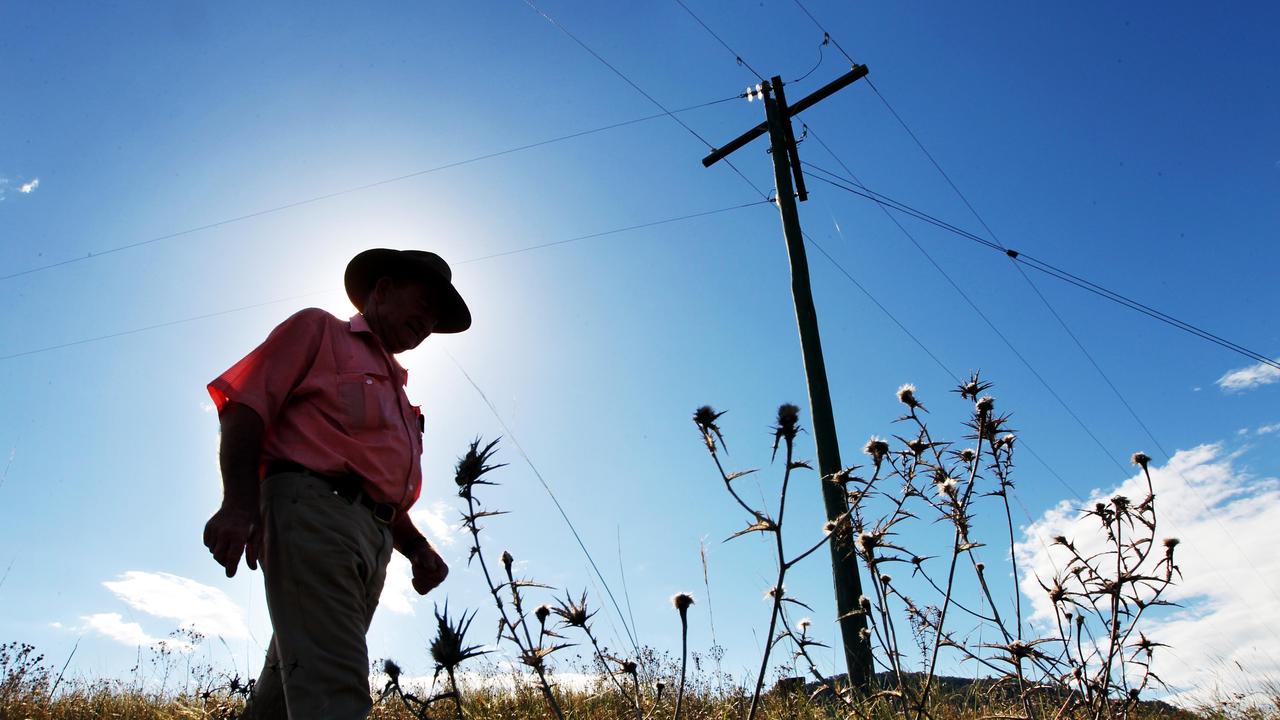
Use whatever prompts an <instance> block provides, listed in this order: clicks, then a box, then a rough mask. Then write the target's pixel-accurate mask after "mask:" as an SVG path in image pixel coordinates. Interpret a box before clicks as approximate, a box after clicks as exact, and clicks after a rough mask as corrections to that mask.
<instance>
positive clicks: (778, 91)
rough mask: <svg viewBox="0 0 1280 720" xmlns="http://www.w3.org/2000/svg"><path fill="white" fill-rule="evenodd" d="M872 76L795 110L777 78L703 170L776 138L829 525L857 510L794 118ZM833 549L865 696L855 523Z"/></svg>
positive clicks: (856, 674) (850, 648) (848, 645)
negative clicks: (806, 231) (809, 243)
mask: <svg viewBox="0 0 1280 720" xmlns="http://www.w3.org/2000/svg"><path fill="white" fill-rule="evenodd" d="M866 74H867V66H866V65H855V66H854V67H853V69H851V70H850V71H849V72H847V73H845V74H844V75H842V76H841V77H839V78H837V79H835V80H834V81H832V82H830V83H828V84H827V85H826V86H824V87H822V88H820V89H819V90H817V91H816V92H814V93H813V94H811V95H809V96H808V97H806V98H804V99H803V100H801V101H800V102H798V103H796V104H795V105H792V106H788V105H787V98H786V95H785V93H784V92H783V87H782V86H783V83H782V78H780V77H778V76H774V78H773V79H772V80H770V81H769V82H767V83H761V84H760V85H758V86H756V88H754V91H748V94H749V96H750V95H751V94H758V95H759V97H760V99H761V100H763V101H764V108H765V117H766V120H765V122H763V123H761V124H760V125H757V126H756V127H754V128H752V129H751V130H749V131H747V132H746V133H744V134H742V135H740V136H739V137H737V138H736V139H734V140H733V141H732V142H730V143H729V144H728V145H725V146H724V147H723V148H719V149H717V150H714V151H713V152H712V153H711V154H710V155H707V156H706V157H705V158H703V159H702V164H703V165H704V166H707V167H710V166H711V165H712V164H713V163H715V162H716V161H717V160H720V159H721V158H723V157H725V156H727V155H728V154H729V153H732V152H733V151H734V150H737V149H738V148H740V147H742V146H744V145H746V144H747V143H749V142H751V141H752V140H754V139H755V138H757V137H760V136H761V135H763V134H764V133H765V132H768V133H769V140H770V146H771V150H772V155H773V179H774V184H775V187H776V188H777V202H778V210H779V212H780V213H781V215H782V234H783V236H784V237H785V238H786V241H787V256H788V257H789V258H790V260H791V294H792V296H793V298H794V300H795V306H796V324H797V325H799V328H800V349H801V352H802V354H803V356H804V370H805V375H806V376H807V378H808V381H809V407H810V408H811V410H812V413H813V434H814V439H815V440H816V442H817V446H818V473H819V475H821V477H822V500H823V504H824V505H825V506H826V511H827V519H828V520H832V521H835V520H840V519H842V518H844V517H845V515H846V514H847V513H848V511H849V502H848V499H847V497H846V496H845V491H844V489H843V488H842V487H840V486H839V485H838V484H836V483H835V482H832V478H834V477H835V475H836V473H838V472H839V471H840V470H841V469H842V466H841V464H840V445H839V442H838V441H837V439H836V421H835V416H834V415H833V413H832V411H831V392H830V390H829V389H828V387H827V370H826V365H825V364H824V363H823V359H822V340H821V338H820V337H819V335H818V316H817V311H816V310H815V309H814V306H813V292H812V290H811V289H810V285H809V261H808V258H807V256H806V254H805V249H804V236H803V235H802V234H801V230H800V215H799V212H798V211H797V209H796V197H797V196H798V197H799V198H800V200H804V199H806V198H807V197H808V194H807V193H806V192H805V187H804V175H803V174H802V173H801V172H800V155H799V152H798V150H797V149H796V140H795V135H794V133H793V131H792V129H791V116H792V115H795V114H797V113H799V112H800V111H802V110H804V109H806V108H809V107H812V106H813V105H815V104H816V103H818V102H819V101H820V100H822V99H824V98H826V97H828V96H830V95H831V94H833V93H835V92H836V91H837V90H840V89H841V88H843V87H845V86H847V85H849V84H851V83H853V82H854V81H856V80H858V79H859V78H862V77H865V76H866ZM793 178H794V181H795V182H794V185H793V183H792V179H793ZM828 545H829V547H830V549H831V574H832V580H833V581H834V583H835V592H836V610H837V613H838V617H839V618H840V621H839V622H840V635H841V638H842V640H843V641H844V659H845V665H846V667H847V669H848V671H849V681H850V682H851V683H852V684H853V685H854V686H855V687H859V688H865V687H867V685H868V684H869V683H870V681H871V677H872V668H871V638H870V636H869V635H868V633H867V618H866V616H865V615H863V614H861V613H859V612H857V611H858V609H859V607H858V601H859V598H860V597H861V596H862V581H861V579H860V578H859V577H858V566H857V559H856V556H855V555H854V553H853V532H852V528H851V526H850V524H849V523H848V522H842V523H840V524H839V526H838V530H837V532H836V533H834V534H833V535H832V538H831V541H830V542H829V543H828Z"/></svg>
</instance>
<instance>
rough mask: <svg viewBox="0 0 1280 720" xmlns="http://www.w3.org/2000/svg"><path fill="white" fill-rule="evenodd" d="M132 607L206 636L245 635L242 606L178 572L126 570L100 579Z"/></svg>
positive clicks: (246, 632) (232, 636)
mask: <svg viewBox="0 0 1280 720" xmlns="http://www.w3.org/2000/svg"><path fill="white" fill-rule="evenodd" d="M102 584H103V585H104V586H106V588H107V589H108V590H110V591H111V592H113V593H115V595H116V597H118V598H120V599H121V600H123V601H124V602H126V603H128V605H129V606H130V607H132V608H134V609H135V610H140V611H142V612H144V613H147V614H148V615H153V616H155V617H158V618H165V619H168V620H176V621H177V622H178V626H179V627H180V628H184V629H190V630H195V631H196V632H198V633H201V634H203V635H206V636H208V637H219V636H220V637H222V638H227V639H229V638H247V637H249V626H248V625H247V624H246V623H245V614H244V610H242V609H241V608H240V606H238V605H236V604H235V603H234V602H233V601H232V600H231V598H229V597H227V595H226V593H224V592H222V591H221V590H219V589H217V588H214V587H209V586H208V585H203V584H201V583H198V582H196V581H195V580H191V579H190V578H184V577H181V576H178V575H171V574H169V573H165V572H154V573H153V572H142V571H140V570H130V571H129V572H126V573H125V574H124V575H121V576H120V579H118V580H114V581H107V582H104V583H102Z"/></svg>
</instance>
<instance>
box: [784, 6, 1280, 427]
mask: <svg viewBox="0 0 1280 720" xmlns="http://www.w3.org/2000/svg"><path fill="white" fill-rule="evenodd" d="M792 1H794V3H795V4H796V6H797V8H800V10H801V12H803V13H804V14H805V15H806V17H808V18H809V19H810V20H812V22H813V24H814V26H815V27H817V28H818V29H820V31H822V32H823V35H824V36H827V37H831V33H829V32H828V31H827V28H826V26H823V24H822V23H820V22H819V20H818V18H815V17H814V14H813V13H810V12H809V9H808V8H806V6H805V5H804V3H803V1H801V0H792ZM832 44H833V45H835V46H836V49H837V50H840V53H841V54H842V55H844V56H845V58H846V59H847V60H849V61H850V63H852V64H858V61H856V60H854V58H852V55H850V54H849V53H846V51H845V49H844V47H841V45H840V42H837V41H836V38H835V37H832ZM864 79H865V81H867V85H868V86H869V87H870V88H872V91H873V92H874V94H876V96H877V97H878V99H879V100H881V102H882V104H883V105H884V108H886V109H887V110H888V111H890V114H892V115H893V119H896V120H897V123H899V126H901V127H902V129H904V131H906V135H908V136H910V137H911V140H913V141H914V142H915V146H916V147H919V149H920V152H923V154H924V156H925V158H928V160H929V164H932V165H933V168H934V169H937V172H938V174H941V176H942V179H945V181H946V183H947V184H948V186H950V187H951V190H952V191H955V193H956V196H957V197H960V201H961V202H964V205H965V208H968V209H969V211H970V213H972V214H973V217H974V218H977V219H978V222H979V223H980V224H982V227H983V228H984V229H986V231H987V234H989V236H991V238H992V241H995V242H992V241H987V240H986V238H982V237H979V236H975V234H973V233H968V232H965V231H961V229H960V228H956V227H955V225H950V224H942V225H940V227H945V228H946V229H950V231H952V232H956V233H959V234H963V236H964V237H968V238H970V240H974V241H977V242H980V243H983V245H987V246H989V247H992V249H996V250H1000V251H1002V252H1005V254H1006V255H1007V256H1009V258H1010V259H1011V260H1014V261H1015V265H1016V263H1019V261H1020V263H1023V264H1025V265H1027V266H1030V268H1033V269H1037V270H1041V272H1042V273H1046V274H1050V275H1053V277H1056V278H1059V279H1061V281H1064V282H1069V283H1071V284H1075V286H1076V287H1080V288H1082V290H1085V291H1089V292H1093V293H1096V295H1100V296H1102V297H1106V299H1108V300H1112V301H1114V302H1119V304H1121V305H1125V306H1128V307H1130V309H1133V310H1138V311H1139V313H1143V314H1144V315H1148V316H1151V318H1153V319H1157V320H1160V322H1162V323H1167V324H1170V325H1172V327H1175V328H1179V329H1183V331H1185V332H1188V333H1192V334H1196V336H1198V337H1201V338H1203V340H1207V341H1210V342H1213V343H1215V345H1219V346H1221V347H1225V348H1228V350H1233V351H1235V352H1239V354H1242V355H1244V356H1245V357H1249V359H1251V360H1254V361H1257V363H1262V364H1263V365H1267V366H1270V368H1272V369H1277V370H1280V360H1277V359H1272V357H1270V356H1267V355H1262V354H1260V352H1254V351H1252V350H1249V348H1247V347H1243V346H1240V345H1236V343H1234V342H1231V341H1228V340H1225V338H1221V337H1219V336H1216V334H1213V333H1211V332H1208V331H1206V329H1203V328H1199V327H1196V325H1193V324H1192V323H1187V322H1184V320H1179V319H1178V318H1174V316H1171V315H1167V314H1165V313H1161V311H1160V310H1156V309H1153V307H1149V306H1147V305H1144V304H1142V302H1138V301H1137V300H1132V299H1129V297H1125V296H1124V295H1120V293H1119V292H1115V291H1111V290H1107V288H1105V287H1102V286H1100V284H1096V283H1093V282H1089V281H1087V279H1084V278H1080V277H1078V275H1074V274H1071V273H1068V272H1066V270H1062V269H1060V268H1055V266H1053V265H1051V264H1048V263H1044V261H1042V260H1038V259H1036V258H1032V256H1030V255H1027V254H1025V252H1020V251H1015V250H1010V249H1007V247H1005V246H1004V243H1001V242H1000V238H998V237H996V233H995V232H993V231H992V229H991V227H989V225H988V224H987V222H986V220H984V219H983V218H982V215H980V214H979V213H978V210H977V208H974V206H973V202H970V201H969V197H968V196H965V193H964V192H961V191H960V187H959V186H957V184H956V183H955V181H952V179H951V176H950V174H948V173H947V172H946V170H945V169H943V168H942V165H941V164H940V163H938V160H937V159H936V158H934V156H933V154H932V152H929V150H928V147H925V146H924V142H922V141H920V138H919V136H916V135H915V132H914V131H913V129H911V128H910V126H908V124H906V120H905V119H904V118H902V115H900V114H899V111H897V110H896V109H893V106H892V105H891V104H890V101H888V99H887V97H884V95H883V94H882V92H881V91H879V88H878V87H876V83H874V81H872V78H870V77H869V76H868V77H867V78H864ZM877 195H878V193H877ZM881 197H883V196H881ZM904 211H908V210H904ZM910 213H914V210H911V211H910ZM920 219H924V220H925V222H933V220H936V219H929V218H928V215H924V217H920ZM1019 272H1020V273H1021V268H1019ZM1023 275H1024V277H1025V273H1023ZM1027 279H1028V282H1030V278H1027ZM1037 293H1038V291H1037ZM1041 299H1042V300H1044V299H1043V296H1042V297H1041ZM1046 305H1047V301H1046ZM1055 314H1056V313H1055ZM1064 327H1065V324H1064ZM1082 350H1083V346H1082ZM1097 369H1098V370H1100V372H1101V368H1097ZM1108 384H1110V380H1108ZM1125 405H1128V402H1125ZM1139 424H1140V421H1139Z"/></svg>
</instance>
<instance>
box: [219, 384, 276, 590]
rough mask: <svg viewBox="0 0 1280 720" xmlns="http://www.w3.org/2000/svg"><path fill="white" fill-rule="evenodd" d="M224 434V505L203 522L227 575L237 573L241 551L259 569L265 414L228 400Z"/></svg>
mask: <svg viewBox="0 0 1280 720" xmlns="http://www.w3.org/2000/svg"><path fill="white" fill-rule="evenodd" d="M219 417H220V420H221V422H222V438H221V443H220V448H219V452H218V461H219V465H220V466H221V468H222V507H220V508H218V511H217V512H216V513H214V515H213V517H212V518H210V519H209V522H208V523H206V524H205V526H204V544H205V547H207V548H209V551H210V552H211V553H213V557H214V559H215V560H217V561H218V564H219V565H221V566H222V567H224V568H226V571H227V577H232V576H234V575H235V574H236V568H237V567H239V565H240V555H241V554H242V553H243V554H244V555H245V562H246V564H247V565H248V566H249V569H250V570H257V569H258V552H257V551H258V548H257V544H258V542H257V540H258V538H259V537H260V536H261V529H260V527H259V524H260V523H259V520H258V492H259V489H260V488H259V481H258V466H259V464H260V462H261V460H262V440H263V437H264V436H265V434H266V429H265V427H264V425H263V422H262V418H260V417H258V413H257V412H256V411H254V410H253V408H251V407H249V406H248V405H243V404H240V403H234V402H233V403H228V404H227V405H226V407H224V408H223V409H222V412H221V413H220V416H219Z"/></svg>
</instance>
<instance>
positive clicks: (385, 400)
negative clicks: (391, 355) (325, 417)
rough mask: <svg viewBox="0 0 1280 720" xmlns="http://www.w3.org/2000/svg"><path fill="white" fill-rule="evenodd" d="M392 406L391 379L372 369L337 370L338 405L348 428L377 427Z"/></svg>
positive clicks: (384, 423)
mask: <svg viewBox="0 0 1280 720" xmlns="http://www.w3.org/2000/svg"><path fill="white" fill-rule="evenodd" d="M393 406H394V397H393V391H392V388H391V379H390V378H389V377H388V376H387V375H386V374H384V373H379V372H374V371H364V372H344V373H338V407H339V408H340V410H341V412H342V421H343V424H344V425H345V426H346V427H347V428H348V429H350V430H379V429H382V428H385V427H387V426H388V424H389V419H390V417H391V416H390V413H389V410H390V408H391V407H393Z"/></svg>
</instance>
